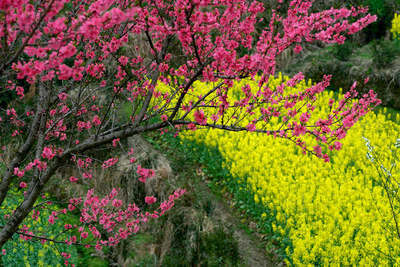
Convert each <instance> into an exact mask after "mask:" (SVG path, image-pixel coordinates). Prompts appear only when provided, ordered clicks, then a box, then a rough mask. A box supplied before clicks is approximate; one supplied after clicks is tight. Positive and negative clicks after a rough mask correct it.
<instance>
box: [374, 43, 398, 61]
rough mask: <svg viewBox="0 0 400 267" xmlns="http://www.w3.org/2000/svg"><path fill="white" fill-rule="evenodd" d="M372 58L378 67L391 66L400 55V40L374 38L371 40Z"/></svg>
mask: <svg viewBox="0 0 400 267" xmlns="http://www.w3.org/2000/svg"><path fill="white" fill-rule="evenodd" d="M371 48H372V60H373V63H374V64H375V66H376V68H385V67H389V66H390V65H391V64H392V63H393V59H394V58H395V57H396V56H399V55H400V41H398V40H395V41H389V40H379V41H377V40H374V41H372V42H371Z"/></svg>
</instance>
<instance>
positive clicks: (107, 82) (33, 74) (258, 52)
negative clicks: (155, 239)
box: [0, 0, 379, 257]
mask: <svg viewBox="0 0 400 267" xmlns="http://www.w3.org/2000/svg"><path fill="white" fill-rule="evenodd" d="M312 3H313V1H312V0H302V1H300V0H294V1H290V2H288V3H287V1H282V0H280V1H277V5H276V7H277V10H273V11H272V16H270V17H268V18H266V17H265V14H266V12H265V8H264V6H263V3H262V1H250V0H136V1H126V0H81V1H77V0H41V1H31V0H2V1H1V2H0V18H1V20H0V82H1V83H0V84H1V91H0V93H1V94H3V93H10V92H11V93H12V95H14V98H15V99H14V100H12V101H8V102H7V103H6V104H4V103H3V105H2V107H1V110H0V134H1V145H2V150H3V151H2V155H3V157H2V161H3V164H4V165H5V166H6V167H5V169H4V170H3V171H1V181H0V205H3V204H4V203H5V199H6V198H7V196H8V193H9V192H10V190H12V188H17V189H18V192H19V194H22V195H23V200H22V201H21V202H20V203H19V205H18V206H17V208H16V209H15V210H14V211H12V212H11V213H10V214H8V215H6V216H5V223H4V225H0V247H2V246H3V245H4V244H5V243H6V242H7V241H8V240H9V239H10V238H11V237H12V236H13V235H15V234H19V235H20V236H21V238H22V239H26V240H30V239H33V240H41V241H42V242H47V241H53V242H66V243H67V244H71V245H76V244H80V245H86V246H93V247H96V249H101V248H102V247H104V246H114V245H116V244H118V242H120V241H121V240H123V239H126V238H127V237H128V236H130V235H132V234H134V233H136V232H137V231H138V230H139V228H140V225H141V224H142V223H146V222H147V220H148V219H149V218H157V217H159V216H160V215H162V214H164V213H165V212H166V211H167V210H168V209H170V208H171V207H172V206H173V205H174V200H176V199H177V198H179V197H180V196H181V195H182V194H183V193H184V190H183V189H177V190H176V191H175V192H174V193H173V194H172V195H171V196H170V197H169V198H168V199H166V200H165V201H162V202H160V203H159V204H155V203H156V202H157V201H159V200H157V199H156V198H155V197H153V196H147V197H146V199H145V202H146V203H147V204H148V209H149V210H146V211H145V210H142V209H144V208H139V207H138V206H137V205H135V204H134V203H123V201H122V200H120V199H119V198H118V192H119V191H118V189H117V188H115V189H113V190H112V191H111V192H110V193H109V194H108V195H106V196H103V197H100V196H98V195H96V192H94V190H93V189H89V190H88V192H87V194H86V195H83V196H75V197H73V198H71V199H70V200H69V202H68V203H67V204H68V208H65V209H62V210H59V211H53V212H52V213H51V216H50V217H49V218H48V222H46V223H49V224H51V223H53V222H54V220H61V219H60V218H61V215H62V214H65V213H69V212H72V211H74V212H76V211H79V214H80V223H81V224H80V225H69V224H65V230H66V233H68V231H71V235H70V236H69V237H68V238H67V239H66V240H53V239H51V238H49V237H47V236H46V235H45V234H44V233H35V232H32V231H31V230H30V229H29V228H28V227H26V226H24V227H22V225H23V222H24V219H26V218H27V217H28V216H31V217H32V218H35V217H37V216H36V215H37V214H38V213H39V212H40V209H41V208H45V207H46V205H41V206H39V207H38V206H37V205H36V204H35V203H37V201H38V199H40V198H41V196H42V195H43V193H44V191H45V189H46V184H48V182H49V181H50V180H51V179H52V178H53V177H54V174H55V173H56V171H57V170H58V169H59V168H60V167H62V166H63V165H65V164H69V165H71V164H72V165H74V166H75V168H76V169H78V170H79V173H81V175H79V176H71V177H63V179H64V182H65V183H80V182H82V181H84V180H85V179H94V178H93V173H94V172H93V169H94V168H96V167H99V166H101V167H102V168H112V167H113V166H114V165H115V164H116V163H117V162H118V161H119V157H118V156H116V155H112V157H110V158H109V159H107V160H105V161H103V162H101V163H100V164H97V162H98V161H97V160H96V159H95V158H94V156H93V149H98V148H104V149H109V151H110V154H112V153H113V151H115V147H116V146H117V145H118V146H119V145H122V144H123V141H124V139H126V138H128V137H130V136H134V135H138V134H142V133H146V132H151V131H158V130H162V131H165V130H167V129H170V130H173V131H176V132H179V131H182V130H186V129H191V130H195V129H198V128H202V127H211V128H218V129H222V130H228V131H254V132H263V133H266V134H272V135H274V136H276V137H279V138H286V139H289V140H291V141H293V142H294V143H296V144H297V145H299V146H300V147H301V148H302V149H303V151H304V152H309V153H313V154H315V155H317V156H318V157H321V158H324V159H325V160H327V161H328V160H329V157H328V156H327V153H326V152H327V151H328V150H329V149H330V150H335V149H336V150H338V149H340V148H341V144H340V142H339V141H338V140H340V139H341V138H343V137H345V135H346V132H347V131H348V130H349V129H350V128H351V126H352V125H353V124H354V123H355V122H356V121H357V120H358V119H359V118H360V117H361V116H363V115H365V114H366V113H367V112H368V111H369V110H370V109H371V108H372V107H374V106H375V105H377V104H378V103H379V100H377V99H376V96H375V94H374V93H373V92H372V91H370V92H369V93H367V94H365V95H363V96H361V97H359V96H357V91H356V90H355V86H353V88H351V89H350V90H349V91H348V93H346V94H345V95H344V97H343V98H342V99H338V100H331V103H330V105H331V107H332V108H331V113H330V115H329V116H328V117H326V118H318V119H317V120H310V118H311V117H312V115H313V110H314V104H315V101H316V100H317V99H318V95H319V94H320V93H321V92H322V91H323V90H324V89H325V88H326V87H327V86H328V85H329V80H330V78H331V77H330V76H328V75H327V76H325V77H324V79H323V80H322V81H321V82H319V83H317V84H315V85H312V86H310V87H309V88H307V89H306V90H304V91H301V92H295V93H290V94H287V93H286V92H287V90H286V89H287V88H291V87H293V86H294V85H296V84H297V83H299V82H300V81H302V80H303V79H304V76H303V75H302V74H301V73H299V74H297V75H296V76H294V77H293V78H292V79H291V80H289V81H288V82H285V83H283V84H282V85H281V86H278V88H277V89H274V90H272V89H270V88H269V87H268V79H269V77H270V76H271V75H273V74H274V73H275V65H276V59H277V57H278V56H279V55H280V54H281V53H282V52H283V51H285V50H287V49H294V51H295V52H296V53H300V52H301V51H302V47H303V44H304V43H305V42H323V43H339V44H342V43H343V42H344V41H345V39H346V36H348V35H351V34H354V33H356V32H358V31H360V30H361V29H363V28H364V27H366V26H367V25H369V24H370V23H372V22H374V21H375V20H376V17H374V16H371V15H369V14H368V13H367V10H366V9H365V8H361V7H360V8H351V9H346V8H341V9H329V10H324V11H321V12H318V13H312V12H311V6H312ZM280 5H281V6H285V10H287V12H285V14H280V12H279V9H280V8H281V6H280ZM261 24H263V25H267V27H266V28H264V29H262V30H259V29H260V27H258V25H261ZM243 78H248V79H255V80H257V82H258V90H257V91H254V90H251V89H250V87H249V86H243V88H242V91H243V96H242V97H241V98H240V100H239V101H235V102H234V103H231V102H230V101H229V99H228V92H229V90H230V88H231V87H232V85H233V83H234V82H235V81H237V80H240V79H243ZM196 81H202V82H209V83H212V84H215V86H213V87H212V88H211V89H210V90H209V91H208V92H207V93H206V94H200V93H199V92H196V90H195V89H194V88H195V87H194V83H195V82H196ZM162 84H164V85H165V86H164V87H163V88H165V87H167V88H168V90H165V89H163V90H161V89H159V88H160V87H162V86H161V85H162ZM193 96H194V97H195V98H194V99H196V100H194V101H193ZM188 99H190V100H188ZM126 105H129V107H130V109H129V110H130V114H129V120H126V119H125V120H123V119H121V117H120V116H118V111H119V110H120V109H119V108H120V107H121V106H126ZM255 114H261V115H260V116H259V115H257V116H255ZM275 118H278V119H279V120H280V122H281V123H282V125H281V126H280V127H279V128H276V129H273V128H270V127H269V122H270V121H271V120H272V119H275ZM306 137H307V138H308V137H312V139H313V142H314V143H313V144H312V145H311V144H308V143H307V142H306V140H308V139H307V138H306ZM10 144H13V146H10ZM11 147H14V149H11ZM15 147H16V148H15ZM126 151H129V152H127V154H129V155H128V156H129V157H130V158H131V159H130V161H131V163H134V162H135V159H134V158H132V150H129V148H127V150H126ZM6 154H7V155H9V156H8V157H7V159H6V158H5V157H4V155H6ZM137 174H138V176H139V180H140V181H141V182H143V183H146V181H147V180H148V179H152V177H153V175H154V171H153V170H151V169H146V168H143V167H141V166H140V165H139V166H137ZM154 205H157V207H158V208H153V209H150V208H151V207H154ZM73 230H75V231H73ZM76 232H78V233H79V234H74V233H76ZM103 233H107V235H105V234H103ZM89 240H90V241H89ZM67 256H68V255H66V257H67Z"/></svg>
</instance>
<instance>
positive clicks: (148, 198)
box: [144, 196, 157, 205]
mask: <svg viewBox="0 0 400 267" xmlns="http://www.w3.org/2000/svg"><path fill="white" fill-rule="evenodd" d="M144 201H145V202H146V203H147V204H148V205H151V204H153V203H154V202H156V201H157V198H155V197H154V196H150V197H145V198H144Z"/></svg>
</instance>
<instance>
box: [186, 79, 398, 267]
mask: <svg viewBox="0 0 400 267" xmlns="http://www.w3.org/2000/svg"><path fill="white" fill-rule="evenodd" d="M284 80H288V77H282V75H279V76H278V77H275V78H272V79H270V81H269V83H270V84H269V86H270V87H271V88H273V87H274V86H277V85H279V84H281V83H282V81H284ZM246 82H248V81H242V82H238V83H237V84H235V86H234V88H233V90H231V92H230V97H232V98H234V97H235V95H236V96H238V95H240V93H241V88H242V85H243V83H246ZM249 84H250V86H252V87H253V86H256V84H255V83H254V82H249ZM310 84H311V81H309V82H308V83H306V82H304V81H303V82H302V83H300V84H298V85H297V86H296V88H297V89H302V88H303V89H304V88H306V87H307V86H310ZM210 86H212V85H209V84H202V83H197V84H196V85H195V90H199V92H202V90H204V92H206V91H207V88H209V87H210ZM296 88H295V89H296ZM331 98H335V95H334V93H333V92H328V91H326V92H324V93H323V94H322V96H321V97H320V98H319V100H318V104H317V109H318V115H320V116H321V117H323V116H324V115H326V114H328V112H329V105H328V101H329V99H331ZM394 121H396V122H394ZM274 123H275V124H276V123H278V121H275V122H272V123H271V124H272V125H274ZM399 123H400V115H399V114H396V116H395V118H390V115H386V113H385V110H384V111H383V112H378V113H377V114H375V113H372V112H371V113H370V114H368V115H367V116H365V117H364V118H363V119H362V120H361V121H359V122H358V123H356V125H355V126H353V128H352V129H351V130H350V131H349V132H348V135H347V137H346V138H345V139H344V140H341V141H343V149H342V150H340V151H336V152H334V153H332V154H331V155H330V156H331V163H325V162H323V160H320V159H317V158H316V157H314V156H311V155H304V154H303V153H302V151H301V149H299V148H298V147H296V146H295V145H294V144H293V143H290V142H289V141H288V140H284V139H275V138H273V137H272V136H267V135H265V134H258V133H251V132H235V133H232V132H227V131H221V130H217V129H199V130H197V131H187V132H184V133H182V134H181V137H182V138H183V139H186V140H193V141H196V142H199V143H205V144H207V145H209V146H214V147H217V148H218V149H219V151H220V152H221V154H222V156H223V157H224V159H225V164H226V166H224V167H226V168H227V169H228V170H229V171H230V173H231V174H232V176H233V177H236V178H237V179H238V180H239V181H240V182H241V183H246V184H247V186H248V188H249V189H251V191H252V192H253V193H254V201H255V202H256V203H262V205H264V206H265V207H266V208H268V210H272V211H273V212H274V213H275V214H274V215H275V223H274V224H273V231H275V232H276V233H279V234H280V235H281V236H285V237H288V238H289V239H290V241H291V246H288V247H287V248H286V254H287V256H288V257H289V260H288V264H293V265H361V266H378V265H379V266H381V265H400V242H399V240H398V239H396V237H395V232H394V223H393V220H392V219H391V218H392V217H391V216H392V215H391V210H390V206H389V203H388V200H387V198H386V196H385V192H384V189H383V188H382V187H381V185H380V184H379V183H377V182H376V180H375V179H374V177H376V176H377V173H376V170H375V169H374V166H373V165H372V164H370V162H369V160H368V159H367V157H366V155H367V147H366V146H365V142H364V139H363V137H365V138H368V140H371V143H372V144H373V145H374V147H375V148H377V149H379V148H381V149H382V151H385V149H387V148H388V146H391V145H392V144H394V143H396V142H395V141H396V139H397V138H398V137H399V133H400V124H399ZM392 171H393V172H397V173H398V172H399V171H400V168H399V167H398V166H396V167H395V168H394V170H392ZM266 210H267V209H266ZM266 216H273V215H272V214H266V213H263V214H262V216H261V217H263V218H265V217H266Z"/></svg>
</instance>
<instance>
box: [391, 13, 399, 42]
mask: <svg viewBox="0 0 400 267" xmlns="http://www.w3.org/2000/svg"><path fill="white" fill-rule="evenodd" d="M390 31H391V32H392V33H393V38H394V39H397V38H400V14H394V18H393V20H392V29H391V30H390Z"/></svg>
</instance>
